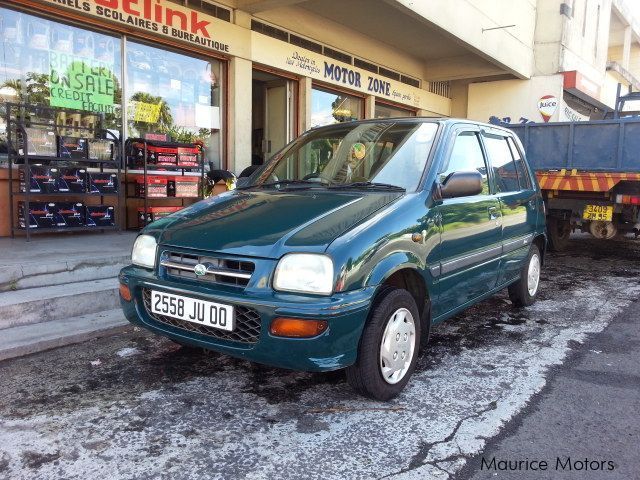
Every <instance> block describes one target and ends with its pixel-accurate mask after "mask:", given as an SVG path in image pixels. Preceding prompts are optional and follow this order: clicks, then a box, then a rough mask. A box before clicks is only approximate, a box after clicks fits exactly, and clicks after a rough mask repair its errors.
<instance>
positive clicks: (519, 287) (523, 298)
mask: <svg viewBox="0 0 640 480" xmlns="http://www.w3.org/2000/svg"><path fill="white" fill-rule="evenodd" d="M541 265H542V260H541V257H540V250H539V249H538V247H537V246H536V245H531V248H530V249H529V255H528V256H527V260H526V261H525V262H524V264H523V265H522V269H521V270H520V280H518V281H517V282H516V283H514V284H512V285H510V286H509V298H510V299H511V301H512V302H513V304H514V305H515V306H516V307H528V306H529V305H532V304H533V302H535V301H536V296H537V295H538V289H539V287H540V269H541Z"/></svg>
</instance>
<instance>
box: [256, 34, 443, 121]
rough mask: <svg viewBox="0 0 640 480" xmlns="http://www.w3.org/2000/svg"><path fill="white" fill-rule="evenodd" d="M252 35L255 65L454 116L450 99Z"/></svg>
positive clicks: (266, 37) (280, 42) (267, 38)
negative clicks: (270, 67) (262, 65)
mask: <svg viewBox="0 0 640 480" xmlns="http://www.w3.org/2000/svg"><path fill="white" fill-rule="evenodd" d="M251 34H252V42H251V43H252V60H253V61H254V62H257V63H262V64H264V65H269V66H272V67H276V68H281V69H283V70H286V71H288V72H291V73H295V74H297V75H302V76H305V77H311V78H313V79H315V80H319V81H322V82H326V83H328V84H333V85H337V86H341V87H345V88H347V89H350V90H355V91H357V92H360V93H364V94H367V95H374V96H376V97H380V98H385V99H387V100H391V101H393V102H396V103H400V104H404V105H409V106H411V107H414V108H419V109H424V110H430V111H432V112H436V113H439V114H442V115H449V114H450V105H451V101H450V100H449V99H448V98H445V97H441V96H440V95H436V94H434V93H431V92H428V91H426V90H422V89H420V88H416V87H413V86H411V85H407V84H404V83H402V82H398V81H395V80H392V79H389V78H386V77H382V76H378V75H376V74H373V73H371V72H369V71H367V70H362V69H359V68H357V67H354V66H353V65H349V64H347V63H343V62H339V61H336V60H333V59H330V58H327V57H325V56H323V55H320V54H317V53H315V52H312V51H310V50H306V49H303V48H299V47H293V46H292V45H291V44H289V43H286V42H282V41H281V40H277V39H274V38H271V37H268V36H266V35H262V34H260V33H257V32H251Z"/></svg>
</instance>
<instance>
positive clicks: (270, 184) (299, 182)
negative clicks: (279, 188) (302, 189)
mask: <svg viewBox="0 0 640 480" xmlns="http://www.w3.org/2000/svg"><path fill="white" fill-rule="evenodd" d="M276 185H284V186H286V185H310V186H322V183H320V182H312V181H311V180H279V181H277V182H268V183H260V184H258V185H247V186H246V187H238V190H246V189H249V188H264V187H275V186H276Z"/></svg>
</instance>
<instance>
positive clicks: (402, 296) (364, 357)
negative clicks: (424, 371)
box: [346, 287, 420, 401]
mask: <svg viewBox="0 0 640 480" xmlns="http://www.w3.org/2000/svg"><path fill="white" fill-rule="evenodd" d="M419 342H420V316H419V313H418V307H417V306H416V302H415V300H414V299H413V297H412V296H411V294H410V293H409V292H407V291H406V290H403V289H400V288H391V287H385V288H384V290H382V291H381V292H380V293H379V294H378V295H377V297H376V300H375V302H374V305H373V306H372V309H371V313H370V314H369V320H368V321H367V324H366V325H365V328H364V331H363V332H362V338H361V339H360V345H359V347H358V360H357V361H356V363H355V364H354V365H352V366H350V367H348V368H347V371H346V373H347V381H348V382H349V384H350V385H351V386H352V387H353V388H354V389H355V390H357V391H358V392H359V393H361V394H362V395H365V396H367V397H370V398H374V399H376V400H383V401H384V400H390V399H391V398H393V397H395V396H396V395H398V394H399V393H400V392H401V391H402V389H403V388H404V387H405V386H406V384H407V383H408V382H409V378H410V377H411V375H412V374H413V371H414V370H415V366H416V361H417V358H418V348H419Z"/></svg>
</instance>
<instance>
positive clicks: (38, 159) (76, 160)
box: [12, 153, 118, 170]
mask: <svg viewBox="0 0 640 480" xmlns="http://www.w3.org/2000/svg"><path fill="white" fill-rule="evenodd" d="M12 156H13V157H14V158H15V159H16V160H19V159H24V158H25V154H24V153H15V154H12ZM26 158H28V160H29V163H22V162H21V163H16V162H15V161H14V162H13V163H14V164H15V165H16V166H19V167H24V166H26V165H31V164H32V162H33V163H38V162H72V163H96V164H100V163H101V164H109V163H110V164H112V165H113V169H114V170H117V169H118V165H117V163H116V161H114V160H96V159H91V158H70V157H49V156H47V155H29V154H27V155H26Z"/></svg>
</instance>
